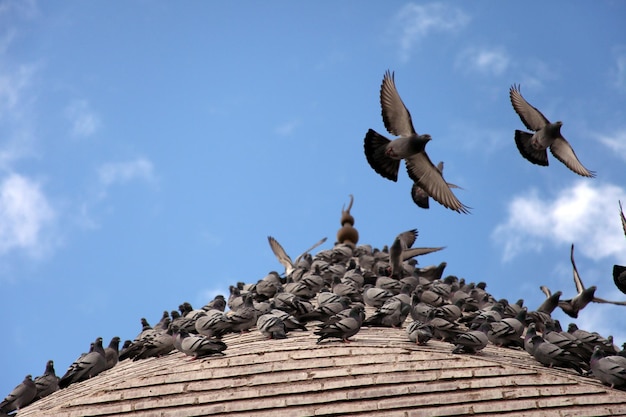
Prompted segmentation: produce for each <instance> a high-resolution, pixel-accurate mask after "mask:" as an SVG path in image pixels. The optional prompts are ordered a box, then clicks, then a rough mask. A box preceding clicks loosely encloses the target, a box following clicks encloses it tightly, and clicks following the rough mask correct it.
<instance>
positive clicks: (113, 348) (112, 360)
mask: <svg viewBox="0 0 626 417" xmlns="http://www.w3.org/2000/svg"><path fill="white" fill-rule="evenodd" d="M119 347H120V338H119V337H117V336H115V337H113V338H112V339H111V342H110V343H109V346H107V347H106V349H104V358H105V359H106V361H107V365H106V367H105V368H104V370H107V369H111V368H113V367H114V366H115V365H116V364H117V360H118V357H119Z"/></svg>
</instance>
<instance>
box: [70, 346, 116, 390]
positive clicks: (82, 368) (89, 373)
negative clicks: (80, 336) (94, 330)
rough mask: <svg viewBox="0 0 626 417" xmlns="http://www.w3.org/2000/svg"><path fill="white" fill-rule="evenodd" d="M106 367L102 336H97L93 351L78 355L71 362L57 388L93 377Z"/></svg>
mask: <svg viewBox="0 0 626 417" xmlns="http://www.w3.org/2000/svg"><path fill="white" fill-rule="evenodd" d="M105 367H106V359H105V357H104V348H103V347H102V338H101V337H99V338H97V339H96V342H95V343H94V348H93V351H91V352H89V353H87V354H86V355H83V356H81V357H79V358H78V359H77V360H76V361H74V363H72V364H71V365H70V366H69V368H68V369H67V372H65V375H63V376H62V377H61V380H60V381H59V388H67V387H68V386H69V385H70V384H73V383H74V382H80V381H84V380H86V379H89V378H93V377H94V376H96V375H98V374H99V373H100V372H102V371H104V368H105Z"/></svg>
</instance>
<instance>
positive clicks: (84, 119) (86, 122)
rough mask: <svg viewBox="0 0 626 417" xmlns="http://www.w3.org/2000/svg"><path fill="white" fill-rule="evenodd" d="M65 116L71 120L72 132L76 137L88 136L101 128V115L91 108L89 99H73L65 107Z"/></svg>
mask: <svg viewBox="0 0 626 417" xmlns="http://www.w3.org/2000/svg"><path fill="white" fill-rule="evenodd" d="M65 116H66V117H67V119H68V120H69V122H70V125H71V127H70V132H71V134H72V136H74V137H88V136H91V135H93V134H94V133H96V131H97V130H98V129H99V128H100V124H101V122H100V117H99V116H98V115H97V114H96V112H94V111H93V110H92V109H91V106H90V105H89V103H88V102H87V100H73V101H72V102H71V103H70V104H69V105H68V106H67V107H66V108H65Z"/></svg>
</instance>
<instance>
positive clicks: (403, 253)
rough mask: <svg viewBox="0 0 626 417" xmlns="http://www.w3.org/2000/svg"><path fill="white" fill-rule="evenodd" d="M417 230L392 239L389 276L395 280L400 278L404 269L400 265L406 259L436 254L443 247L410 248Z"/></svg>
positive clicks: (408, 231)
mask: <svg viewBox="0 0 626 417" xmlns="http://www.w3.org/2000/svg"><path fill="white" fill-rule="evenodd" d="M417 235H418V232H417V229H411V230H407V231H406V232H402V233H400V234H399V235H398V236H396V238H395V239H394V241H393V243H392V244H391V247H390V248H389V263H390V266H391V276H392V277H395V278H402V275H403V273H404V268H403V266H402V263H403V262H404V261H406V260H407V259H410V258H413V257H414V256H418V255H425V254H427V253H432V252H437V251H440V250H442V249H444V248H443V247H439V248H412V246H413V243H415V239H416V238H417Z"/></svg>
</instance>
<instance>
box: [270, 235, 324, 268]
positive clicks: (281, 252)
mask: <svg viewBox="0 0 626 417" xmlns="http://www.w3.org/2000/svg"><path fill="white" fill-rule="evenodd" d="M267 241H268V242H269V244H270V248H272V252H274V255H276V258H277V259H278V262H280V263H281V264H282V265H283V266H284V267H285V276H287V277H288V276H290V275H291V274H292V272H293V271H295V269H296V265H297V264H298V262H299V260H300V258H302V257H303V256H304V255H306V254H307V253H309V252H311V251H312V250H313V249H315V248H317V247H318V246H319V245H321V244H322V243H324V242H326V238H323V239H321V240H320V241H318V242H317V243H315V244H314V245H313V246H311V247H310V248H309V249H307V250H306V251H304V252H303V253H302V254H301V255H300V256H298V257H297V258H296V261H295V262H293V261H292V260H291V258H290V257H289V255H287V252H285V249H283V247H282V246H281V244H280V243H278V241H277V240H276V239H274V238H273V237H272V236H268V237H267Z"/></svg>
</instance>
